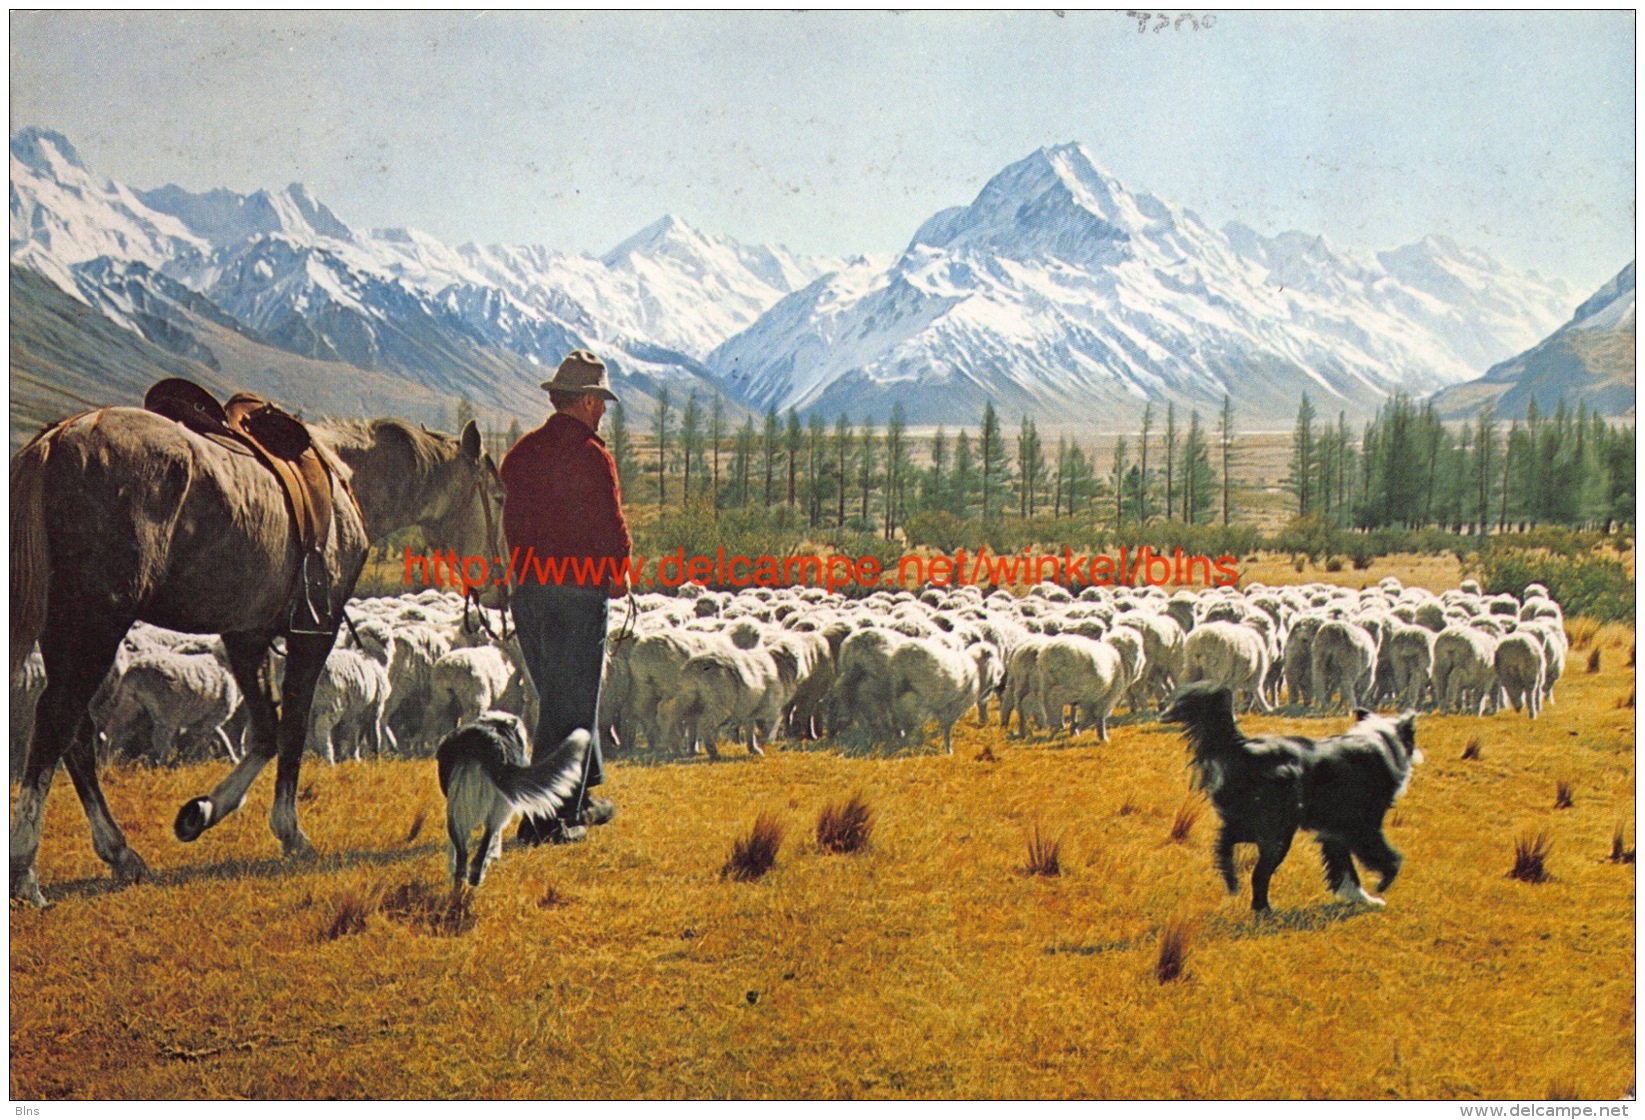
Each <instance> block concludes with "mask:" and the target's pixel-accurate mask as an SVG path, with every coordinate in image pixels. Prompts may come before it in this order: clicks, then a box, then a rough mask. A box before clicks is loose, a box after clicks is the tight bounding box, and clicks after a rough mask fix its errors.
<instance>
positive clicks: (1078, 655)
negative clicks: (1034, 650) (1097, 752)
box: [1036, 634, 1131, 742]
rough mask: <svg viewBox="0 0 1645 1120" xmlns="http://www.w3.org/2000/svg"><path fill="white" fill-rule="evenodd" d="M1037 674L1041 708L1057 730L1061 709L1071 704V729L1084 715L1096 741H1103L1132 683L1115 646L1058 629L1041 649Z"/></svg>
mask: <svg viewBox="0 0 1645 1120" xmlns="http://www.w3.org/2000/svg"><path fill="white" fill-rule="evenodd" d="M1036 675H1037V676H1038V678H1039V696H1038V699H1039V707H1040V710H1041V711H1043V712H1044V713H1045V714H1046V716H1047V717H1048V718H1049V719H1050V721H1051V722H1052V723H1053V724H1054V725H1055V729H1056V730H1059V731H1060V730H1061V729H1062V726H1063V723H1062V713H1063V709H1064V708H1066V707H1069V706H1073V707H1074V708H1075V710H1074V711H1073V712H1071V713H1070V717H1069V718H1070V723H1069V726H1070V729H1071V733H1072V734H1075V735H1077V734H1079V729H1080V720H1081V718H1082V717H1083V718H1084V720H1085V721H1086V724H1087V726H1090V725H1091V724H1095V725H1096V728H1097V738H1098V740H1099V741H1102V742H1106V741H1107V739H1108V717H1109V716H1110V715H1111V714H1112V713H1113V711H1114V706H1115V705H1116V704H1118V703H1119V700H1120V697H1121V696H1122V695H1124V693H1125V690H1126V689H1127V688H1129V687H1130V684H1131V679H1130V677H1129V676H1127V675H1126V672H1125V661H1124V659H1123V658H1122V657H1121V656H1120V653H1119V651H1118V650H1116V649H1115V648H1114V647H1113V646H1111V645H1109V644H1108V643H1107V642H1100V641H1093V640H1092V639H1090V638H1082V637H1080V636H1079V635H1077V634H1061V635H1058V636H1057V637H1054V638H1050V639H1047V640H1046V643H1045V645H1044V647H1043V648H1041V650H1040V653H1039V658H1038V660H1037V662H1036Z"/></svg>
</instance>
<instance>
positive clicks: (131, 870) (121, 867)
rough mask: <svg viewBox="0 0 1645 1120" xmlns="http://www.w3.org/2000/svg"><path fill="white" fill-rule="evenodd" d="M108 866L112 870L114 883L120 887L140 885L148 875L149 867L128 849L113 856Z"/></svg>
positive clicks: (141, 858) (132, 850)
mask: <svg viewBox="0 0 1645 1120" xmlns="http://www.w3.org/2000/svg"><path fill="white" fill-rule="evenodd" d="M109 866H110V867H112V868H113V869H114V881H115V882H116V883H119V884H120V885H122V886H129V885H130V884H132V883H141V882H142V881H143V880H144V879H147V878H148V875H149V865H148V864H146V863H144V862H143V857H142V856H140V855H138V854H137V852H136V851H135V850H134V849H132V848H129V847H128V848H126V849H125V850H124V851H122V852H121V853H120V854H119V855H117V856H115V857H114V860H113V862H112V863H111V864H110V865H109Z"/></svg>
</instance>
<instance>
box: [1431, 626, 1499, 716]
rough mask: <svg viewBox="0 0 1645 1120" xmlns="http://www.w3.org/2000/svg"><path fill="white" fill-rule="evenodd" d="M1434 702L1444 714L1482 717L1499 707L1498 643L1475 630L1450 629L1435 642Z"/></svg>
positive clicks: (1443, 632)
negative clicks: (1484, 711) (1487, 709)
mask: <svg viewBox="0 0 1645 1120" xmlns="http://www.w3.org/2000/svg"><path fill="white" fill-rule="evenodd" d="M1433 681H1434V700H1435V702H1436V703H1438V705H1439V707H1440V710H1441V711H1446V712H1459V711H1464V710H1466V711H1468V712H1470V713H1472V714H1475V715H1477V714H1479V711H1480V709H1481V707H1482V706H1489V707H1490V708H1491V709H1492V710H1493V711H1494V710H1495V706H1496V691H1497V681H1496V639H1495V638H1493V637H1492V636H1491V635H1489V634H1487V633H1485V632H1484V631H1482V630H1478V629H1475V628H1474V627H1472V626H1456V625H1452V626H1447V627H1446V628H1445V629H1444V630H1441V631H1440V632H1439V636H1438V637H1436V638H1435V639H1434V678H1433Z"/></svg>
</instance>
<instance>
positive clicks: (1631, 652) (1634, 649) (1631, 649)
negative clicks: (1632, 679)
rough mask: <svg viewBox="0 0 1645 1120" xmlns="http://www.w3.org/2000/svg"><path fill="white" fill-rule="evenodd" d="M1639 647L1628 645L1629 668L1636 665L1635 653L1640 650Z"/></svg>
mask: <svg viewBox="0 0 1645 1120" xmlns="http://www.w3.org/2000/svg"><path fill="white" fill-rule="evenodd" d="M1638 649H1639V647H1638V646H1637V645H1633V646H1629V647H1628V668H1630V669H1632V668H1633V667H1634V654H1635V652H1637V651H1638Z"/></svg>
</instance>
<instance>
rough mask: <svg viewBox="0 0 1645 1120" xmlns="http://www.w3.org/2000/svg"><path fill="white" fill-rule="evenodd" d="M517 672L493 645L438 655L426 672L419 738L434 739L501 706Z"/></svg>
mask: <svg viewBox="0 0 1645 1120" xmlns="http://www.w3.org/2000/svg"><path fill="white" fill-rule="evenodd" d="M517 672H518V670H517V669H516V667H515V664H514V662H513V661H511V660H510V659H509V658H508V656H507V655H506V654H504V652H503V651H502V650H500V649H498V648H497V647H496V646H493V645H483V646H466V647H464V648H461V649H454V650H452V651H451V652H450V653H448V654H446V655H445V656H444V657H442V658H440V660H438V661H436V662H435V663H434V670H433V672H432V674H431V675H430V682H429V703H428V709H427V712H426V713H425V719H424V723H423V738H425V739H432V740H434V741H435V742H438V741H440V740H441V739H443V738H444V737H445V735H446V734H447V733H448V732H450V731H452V730H454V729H455V728H458V727H461V726H462V725H464V724H466V723H472V722H473V721H474V720H477V719H479V718H480V716H481V715H483V714H484V713H486V712H489V711H491V710H492V709H493V708H498V709H501V708H502V705H503V700H504V698H505V697H506V696H507V695H508V693H509V689H510V686H511V685H513V684H514V678H515V676H516V674H517ZM514 714H516V715H518V714H519V713H518V712H515V713H514Z"/></svg>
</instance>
